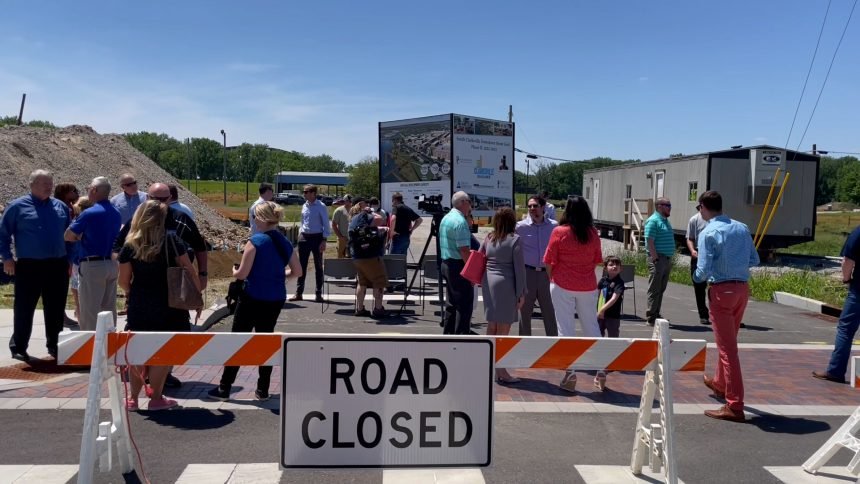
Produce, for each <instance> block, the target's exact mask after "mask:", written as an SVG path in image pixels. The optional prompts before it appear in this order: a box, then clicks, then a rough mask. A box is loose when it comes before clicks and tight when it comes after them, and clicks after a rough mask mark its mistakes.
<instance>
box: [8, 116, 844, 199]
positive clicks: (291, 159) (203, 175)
mask: <svg viewBox="0 0 860 484" xmlns="http://www.w3.org/2000/svg"><path fill="white" fill-rule="evenodd" d="M16 124H18V117H17V116H2V117H0V126H6V125H16ZM24 126H30V127H39V128H56V126H55V125H54V124H52V123H51V122H50V121H43V120H33V121H28V122H26V123H24ZM123 136H124V137H125V139H126V140H127V141H128V142H129V144H131V145H132V146H133V147H134V148H136V149H137V150H138V151H140V152H141V153H143V154H144V155H146V156H147V157H148V158H149V159H151V160H152V161H154V162H155V163H156V164H158V165H159V166H160V167H161V168H163V169H164V170H166V171H167V172H168V173H170V174H171V175H172V176H173V177H175V178H177V179H181V180H187V179H194V178H197V177H200V179H201V180H220V179H221V177H222V172H223V169H224V152H223V148H222V146H221V144H220V143H219V142H217V141H215V140H211V139H208V138H187V139H184V140H178V139H176V138H173V137H172V136H170V135H167V134H164V133H154V132H148V131H141V132H138V133H126V134H125V135H123ZM638 161H639V160H616V159H612V158H608V157H598V158H592V159H589V160H581V161H573V162H562V163H547V162H543V161H537V162H534V163H532V164H531V166H529V172H528V174H527V173H524V172H522V171H521V169H522V167H519V168H520V169H519V170H517V171H515V172H514V189H515V191H516V192H517V193H536V192H539V191H543V190H546V191H548V192H549V194H550V197H551V198H553V199H563V198H566V197H567V195H569V194H581V193H583V189H582V173H583V171H585V170H589V169H592V168H603V167H607V166H614V165H620V164H625V163H636V162H638ZM279 171H320V172H328V173H349V184H348V185H347V187H346V189H347V191H349V192H350V193H355V194H361V195H367V196H379V160H378V158H377V157H375V156H368V157H365V158H363V159H362V160H360V161H359V162H357V163H355V164H352V165H347V164H346V163H345V162H343V161H341V160H337V159H334V158H332V157H331V156H330V155H326V154H322V155H307V154H305V153H301V152H298V151H285V150H279V149H277V148H271V147H269V146H268V145H266V144H249V143H244V144H241V145H239V146H235V147H230V149H228V150H227V180H228V181H250V182H263V181H272V180H273V179H274V176H275V174H276V173H278V172H279ZM817 185H818V186H817V193H816V197H815V204H816V205H823V204H826V203H829V202H849V203H854V204H858V205H860V160H858V158H856V157H854V156H843V157H841V158H833V157H828V156H822V157H821V163H820V165H819V168H818V180H817Z"/></svg>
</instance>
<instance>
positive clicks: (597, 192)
mask: <svg viewBox="0 0 860 484" xmlns="http://www.w3.org/2000/svg"><path fill="white" fill-rule="evenodd" d="M593 186H594V188H593V189H592V192H593V197H594V198H592V201H591V205H592V207H591V213H593V214H595V215H597V214H599V213H600V212H598V211H597V203H598V202H599V201H600V179H599V178H595V179H594V184H593Z"/></svg>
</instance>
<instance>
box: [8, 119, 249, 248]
mask: <svg viewBox="0 0 860 484" xmlns="http://www.w3.org/2000/svg"><path fill="white" fill-rule="evenodd" d="M38 168H42V169H45V170H49V171H51V172H53V173H54V183H64V182H68V183H74V184H75V185H76V186H77V187H78V188H79V189H82V188H84V187H86V186H87V185H88V184H89V183H90V181H92V179H93V178H94V177H97V176H105V177H107V178H108V179H109V180H110V181H111V184H112V185H114V186H113V193H112V195H113V194H116V193H119V192H120V188H119V177H120V176H121V175H122V174H123V173H132V174H134V176H135V177H136V178H137V180H138V183H139V185H140V189H141V190H145V189H146V187H147V186H148V185H149V184H150V183H156V182H162V183H176V185H177V186H178V187H179V200H180V201H181V202H182V203H184V204H186V205H188V206H189V207H191V210H193V211H194V217H195V221H196V222H197V225H198V226H199V227H200V232H201V233H202V234H203V236H204V237H205V238H206V240H207V241H208V242H209V243H210V244H212V245H213V246H215V247H217V248H220V247H222V246H223V245H225V244H226V246H227V247H232V248H233V250H235V247H236V245H237V244H239V243H241V241H242V240H244V239H245V238H247V235H248V229H247V228H242V227H240V226H238V225H236V224H235V223H233V222H231V221H229V220H227V219H226V218H224V217H222V216H221V215H220V214H218V213H217V212H216V211H215V210H213V209H212V208H210V207H209V206H208V205H206V203H205V202H203V201H202V200H200V199H199V198H197V197H196V196H195V195H194V194H193V193H191V192H189V191H188V190H186V189H185V188H184V187H183V186H182V185H181V184H180V183H179V181H178V180H176V179H175V178H173V177H172V176H170V175H169V174H168V173H167V172H166V171H164V170H163V169H161V168H160V167H159V166H158V165H156V164H155V162H153V161H152V160H150V159H149V158H147V157H146V156H145V155H143V154H142V153H141V152H139V151H137V150H136V149H134V148H133V147H132V146H131V145H130V144H128V143H127V142H126V141H125V139H124V138H123V137H122V136H120V135H116V134H104V135H101V134H98V133H96V132H95V131H94V130H93V129H92V128H90V127H89V126H77V125H75V126H68V127H66V128H59V129H49V128H29V127H21V126H6V127H2V128H0V179H2V180H3V182H2V183H0V203H2V204H4V205H6V204H8V203H9V202H10V201H11V200H14V199H15V198H18V197H20V196H21V195H24V194H26V193H27V192H28V191H29V186H28V184H29V182H28V176H29V175H30V172H32V171H33V170H35V169H38ZM82 194H83V193H82Z"/></svg>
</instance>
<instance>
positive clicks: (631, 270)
mask: <svg viewBox="0 0 860 484" xmlns="http://www.w3.org/2000/svg"><path fill="white" fill-rule="evenodd" d="M621 280H622V281H624V292H627V289H633V316H636V267H635V266H633V265H624V266H621ZM621 314H624V301H623V300H622V301H621Z"/></svg>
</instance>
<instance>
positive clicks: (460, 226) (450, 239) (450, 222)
mask: <svg viewBox="0 0 860 484" xmlns="http://www.w3.org/2000/svg"><path fill="white" fill-rule="evenodd" d="M471 239H472V232H470V231H469V222H467V221H466V217H465V216H463V213H462V212H460V211H459V210H457V209H456V208H452V209H451V211H450V212H448V214H447V215H445V217H443V218H442V222H441V223H439V252H440V254H439V255H440V257H442V260H445V259H456V260H462V259H463V257H462V256H461V255H460V247H469V246H470V244H471Z"/></svg>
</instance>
